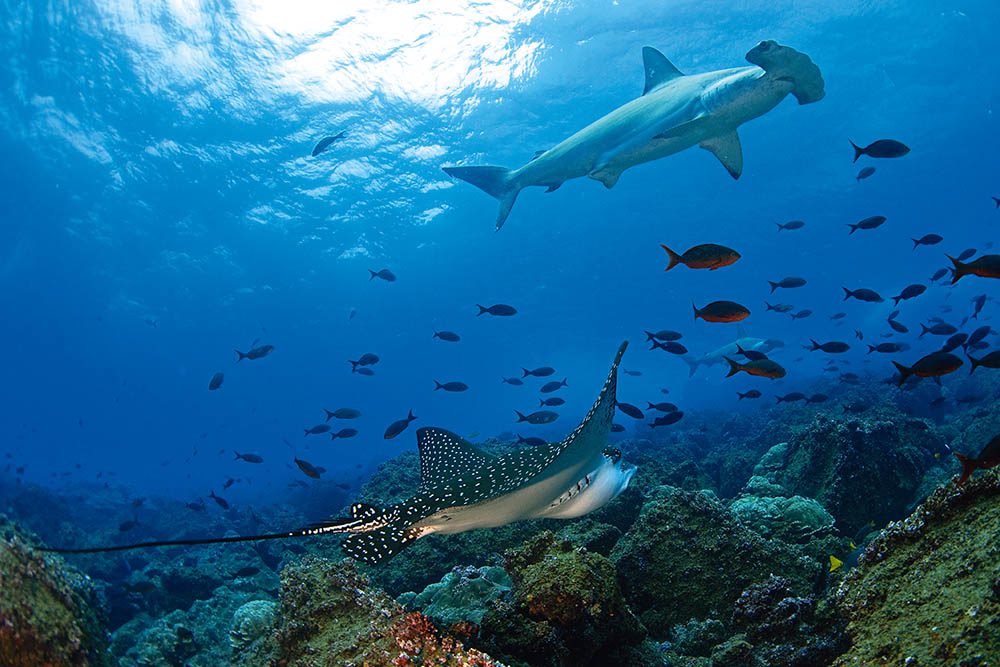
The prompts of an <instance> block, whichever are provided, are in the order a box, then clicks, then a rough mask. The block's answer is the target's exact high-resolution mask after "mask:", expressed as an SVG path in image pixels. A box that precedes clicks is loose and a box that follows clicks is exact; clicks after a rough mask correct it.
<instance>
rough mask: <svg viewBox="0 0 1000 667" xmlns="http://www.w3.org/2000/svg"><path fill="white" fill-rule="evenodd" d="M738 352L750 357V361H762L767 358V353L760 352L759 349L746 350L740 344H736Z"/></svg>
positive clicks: (746, 357) (744, 356)
mask: <svg viewBox="0 0 1000 667" xmlns="http://www.w3.org/2000/svg"><path fill="white" fill-rule="evenodd" d="M736 354H739V355H741V356H742V357H743V358H744V359H749V360H750V361H760V360H761V359H767V355H766V354H764V353H763V352H758V351H757V350H744V349H743V348H742V347H740V344H739V343H737V344H736Z"/></svg>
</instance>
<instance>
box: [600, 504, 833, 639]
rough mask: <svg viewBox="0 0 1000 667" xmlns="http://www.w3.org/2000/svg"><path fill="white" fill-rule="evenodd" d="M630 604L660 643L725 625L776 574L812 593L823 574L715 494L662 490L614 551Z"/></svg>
mask: <svg viewBox="0 0 1000 667" xmlns="http://www.w3.org/2000/svg"><path fill="white" fill-rule="evenodd" d="M611 558H612V560H613V561H614V562H615V564H616V565H617V568H618V578H619V581H620V582H621V585H622V589H623V590H624V592H625V596H626V599H627V600H628V601H629V603H630V605H631V608H632V609H633V611H635V612H636V613H637V614H638V615H639V619H640V620H641V621H642V623H643V624H644V625H645V626H646V628H648V629H649V631H650V634H652V635H653V636H654V637H656V638H658V639H664V638H666V637H667V636H668V635H669V632H670V629H671V628H673V627H674V626H675V625H677V624H680V623H686V622H687V621H688V620H689V619H692V618H696V619H707V618H715V619H718V620H723V621H727V620H728V618H729V615H730V610H731V609H732V604H733V602H735V601H736V599H737V598H738V597H739V596H740V594H741V593H742V592H743V590H744V589H745V588H746V587H747V586H749V585H750V584H752V583H754V582H757V581H763V580H766V579H767V578H768V577H769V576H770V574H771V573H772V572H774V573H778V572H780V573H782V574H783V575H785V576H787V577H789V578H790V579H791V580H792V581H793V582H794V585H795V587H796V589H797V590H809V589H811V588H812V586H813V584H814V582H815V580H816V578H817V577H818V576H819V575H820V573H821V571H822V564H821V563H820V562H819V561H818V560H817V559H815V558H809V557H805V556H802V555H801V553H800V552H799V551H798V550H797V549H796V547H794V546H791V545H787V544H784V543H782V542H779V541H777V540H765V539H763V538H762V537H761V536H760V535H758V534H757V533H755V532H754V531H752V530H750V529H749V528H747V527H745V526H743V525H742V524H741V523H740V522H739V521H738V520H737V519H736V518H735V517H734V516H733V515H732V513H730V512H729V510H728V509H727V508H726V506H725V505H724V504H723V503H722V502H720V501H719V500H718V499H716V498H715V497H714V496H713V495H709V494H707V493H704V492H689V491H682V490H681V489H675V488H672V487H661V488H660V489H658V490H657V492H656V493H655V494H652V497H651V500H650V502H648V503H647V504H646V506H645V507H644V508H643V511H642V514H641V515H640V516H639V520H638V521H637V522H636V524H635V525H634V526H633V528H632V530H630V531H629V532H628V533H627V534H626V535H625V536H624V537H622V539H621V540H620V541H619V542H618V545H617V546H616V547H615V549H614V551H613V552H612V554H611Z"/></svg>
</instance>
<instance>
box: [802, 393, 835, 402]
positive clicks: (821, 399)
mask: <svg viewBox="0 0 1000 667" xmlns="http://www.w3.org/2000/svg"><path fill="white" fill-rule="evenodd" d="M829 398H830V397H829V396H827V395H826V394H813V395H812V396H809V397H808V398H806V403H826V401H827V400H828V399H829Z"/></svg>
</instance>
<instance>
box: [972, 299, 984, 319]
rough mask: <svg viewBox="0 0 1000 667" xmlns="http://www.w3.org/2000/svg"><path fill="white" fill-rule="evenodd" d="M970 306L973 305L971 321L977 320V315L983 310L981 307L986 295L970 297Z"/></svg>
mask: <svg viewBox="0 0 1000 667" xmlns="http://www.w3.org/2000/svg"><path fill="white" fill-rule="evenodd" d="M972 305H973V311H972V319H974V320H978V319H979V313H980V312H981V311H982V310H983V306H985V305H986V295H985V294H980V295H979V296H974V297H972Z"/></svg>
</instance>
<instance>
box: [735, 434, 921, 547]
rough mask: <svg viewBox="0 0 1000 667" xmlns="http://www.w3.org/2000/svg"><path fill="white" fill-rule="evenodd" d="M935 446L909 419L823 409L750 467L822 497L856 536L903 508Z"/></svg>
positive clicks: (793, 491) (792, 490)
mask: <svg viewBox="0 0 1000 667" xmlns="http://www.w3.org/2000/svg"><path fill="white" fill-rule="evenodd" d="M938 446H939V443H938V442H937V439H936V436H935V435H934V434H933V433H932V432H930V431H927V430H918V429H916V428H911V427H909V426H907V424H906V423H897V422H895V421H891V420H888V419H879V420H874V419H867V418H864V419H853V418H852V419H842V418H830V417H829V416H826V415H822V414H820V415H817V416H816V417H815V418H814V419H813V421H812V422H811V423H810V424H809V425H808V426H806V427H805V428H802V429H799V430H798V431H797V432H796V433H795V434H794V435H793V436H792V437H791V438H790V439H789V440H788V442H783V443H780V444H778V445H775V446H774V448H772V449H771V450H770V451H768V452H767V453H765V454H764V455H763V456H762V457H761V459H760V461H759V462H758V464H757V466H756V467H755V468H754V473H753V474H754V475H759V476H763V477H765V478H766V479H767V480H768V481H770V482H772V483H774V484H778V485H780V486H781V487H783V488H784V489H786V490H787V492H788V495H799V496H805V497H808V498H814V499H816V500H818V501H819V503H820V504H821V505H822V506H823V507H824V508H826V510H827V511H828V512H830V514H832V515H833V516H834V517H835V518H836V521H837V527H838V528H840V529H841V530H842V531H844V532H845V533H846V534H848V535H853V534H854V533H855V532H856V531H857V530H859V529H860V528H862V527H863V526H864V525H866V524H868V523H869V522H872V521H874V522H875V524H876V525H884V524H885V523H888V522H889V521H892V520H895V519H898V518H900V517H902V516H905V515H906V513H907V511H908V509H909V508H910V507H912V505H913V502H914V500H916V498H915V494H916V492H917V490H918V488H919V487H920V484H921V480H922V479H923V476H924V473H925V472H926V471H927V469H928V468H930V467H931V465H932V464H933V463H934V458H933V456H932V454H931V451H932V448H936V447H938Z"/></svg>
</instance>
